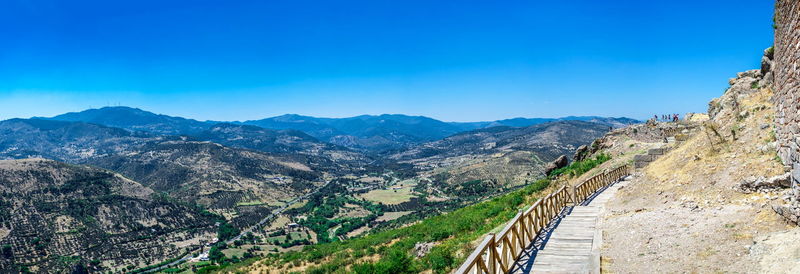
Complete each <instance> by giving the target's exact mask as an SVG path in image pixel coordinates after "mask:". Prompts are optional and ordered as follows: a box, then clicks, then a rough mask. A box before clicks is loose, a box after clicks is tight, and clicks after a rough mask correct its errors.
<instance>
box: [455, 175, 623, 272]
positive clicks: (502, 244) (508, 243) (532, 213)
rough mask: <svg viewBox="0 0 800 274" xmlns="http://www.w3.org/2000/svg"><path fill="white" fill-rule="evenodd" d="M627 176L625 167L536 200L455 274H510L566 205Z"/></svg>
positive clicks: (478, 249)
mask: <svg viewBox="0 0 800 274" xmlns="http://www.w3.org/2000/svg"><path fill="white" fill-rule="evenodd" d="M629 172H630V168H629V167H628V166H627V165H624V166H621V167H618V168H615V169H613V170H611V171H609V172H604V173H602V174H598V175H597V176H594V177H592V178H591V179H589V180H586V181H585V182H583V183H581V184H579V185H577V186H575V187H569V188H568V187H567V186H562V187H561V188H559V189H558V190H557V191H555V192H553V193H550V194H549V195H547V196H546V197H544V198H542V199H539V200H537V201H536V203H534V204H533V206H531V207H530V208H528V209H527V210H525V211H524V212H522V211H520V212H519V213H518V214H517V215H516V216H514V218H513V219H511V221H509V222H508V224H507V225H506V226H505V227H504V228H503V230H501V231H500V233H497V234H493V233H490V234H489V235H488V236H486V238H484V239H483V241H482V242H481V243H480V244H478V247H477V248H475V251H473V252H472V254H470V255H469V257H467V260H466V261H464V263H463V264H462V265H461V267H459V268H458V270H456V273H458V274H464V273H492V274H494V273H509V272H510V271H511V269H512V268H513V265H514V263H515V262H516V261H517V259H518V258H519V256H520V255H521V254H522V251H523V250H524V249H525V248H526V247H527V246H528V245H530V244H531V243H532V242H534V241H535V240H536V238H537V237H539V236H541V235H540V234H541V233H542V231H543V229H544V228H546V227H547V226H548V225H549V224H550V222H552V221H553V220H555V219H556V218H555V217H556V216H557V215H558V214H559V213H561V211H562V210H563V209H564V207H566V206H567V205H568V204H569V203H572V204H573V205H578V204H580V203H582V202H583V201H585V200H586V199H588V198H589V197H591V195H592V194H594V193H595V192H596V191H598V190H600V189H601V188H603V187H606V186H608V185H610V184H612V183H614V182H615V181H617V180H618V179H619V178H621V177H623V176H625V175H628V174H629ZM570 192H571V193H570Z"/></svg>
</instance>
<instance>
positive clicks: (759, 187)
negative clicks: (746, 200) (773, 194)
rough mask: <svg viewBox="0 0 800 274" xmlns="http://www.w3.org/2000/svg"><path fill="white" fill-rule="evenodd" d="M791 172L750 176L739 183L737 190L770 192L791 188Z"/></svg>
mask: <svg viewBox="0 0 800 274" xmlns="http://www.w3.org/2000/svg"><path fill="white" fill-rule="evenodd" d="M791 179H792V178H791V173H786V174H783V175H778V176H773V177H770V178H765V177H763V176H761V177H750V178H747V179H745V180H743V181H742V182H740V183H739V185H738V186H737V190H739V191H742V192H745V193H752V192H770V191H775V190H780V189H785V188H789V187H790V186H791V185H792V180H791Z"/></svg>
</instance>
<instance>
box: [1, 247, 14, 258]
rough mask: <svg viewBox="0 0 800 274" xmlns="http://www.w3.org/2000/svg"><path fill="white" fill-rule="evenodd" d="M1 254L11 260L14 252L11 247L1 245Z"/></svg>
mask: <svg viewBox="0 0 800 274" xmlns="http://www.w3.org/2000/svg"><path fill="white" fill-rule="evenodd" d="M2 253H3V256H4V257H7V258H11V257H13V256H14V251H13V250H11V245H8V244H6V245H3V248H2Z"/></svg>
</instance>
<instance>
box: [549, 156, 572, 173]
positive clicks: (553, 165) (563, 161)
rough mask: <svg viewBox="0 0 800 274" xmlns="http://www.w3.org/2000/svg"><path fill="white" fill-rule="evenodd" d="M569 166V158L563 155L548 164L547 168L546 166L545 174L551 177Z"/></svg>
mask: <svg viewBox="0 0 800 274" xmlns="http://www.w3.org/2000/svg"><path fill="white" fill-rule="evenodd" d="M567 164H568V161H567V156H566V155H561V156H559V157H558V158H556V159H555V160H553V161H552V162H550V163H548V164H547V166H545V168H544V173H545V174H547V175H550V173H551V172H553V171H554V170H556V169H559V168H562V167H565V166H567Z"/></svg>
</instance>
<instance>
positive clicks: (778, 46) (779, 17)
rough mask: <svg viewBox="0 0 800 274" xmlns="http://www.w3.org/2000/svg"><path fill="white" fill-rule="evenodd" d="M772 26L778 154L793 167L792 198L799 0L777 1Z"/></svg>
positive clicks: (799, 100) (798, 151)
mask: <svg viewBox="0 0 800 274" xmlns="http://www.w3.org/2000/svg"><path fill="white" fill-rule="evenodd" d="M775 26H776V28H775V47H774V62H773V63H772V66H774V68H772V69H771V70H772V72H773V74H774V75H773V77H774V89H775V96H774V97H773V98H774V100H775V101H774V103H775V107H776V109H775V111H776V115H775V133H776V137H777V141H778V155H779V156H780V157H781V159H782V160H783V163H784V164H785V165H786V166H789V167H791V168H792V188H793V189H794V193H795V197H798V198H800V188H799V187H798V186H800V91H799V90H798V88H800V83H798V67H797V66H798V63H800V62H798V61H800V1H797V0H777V2H776V3H775ZM762 63H763V62H762ZM763 69H764V68H763V65H762V70H763ZM766 69H767V70H770V68H766Z"/></svg>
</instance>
